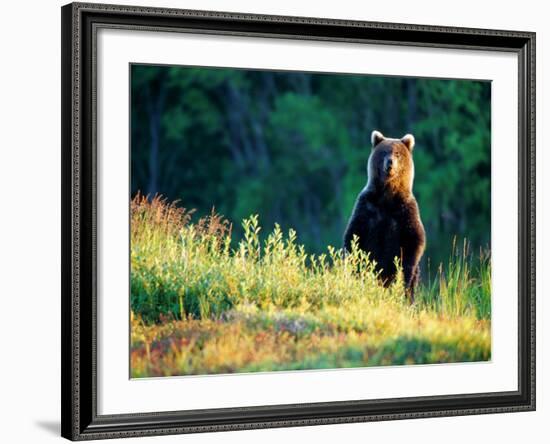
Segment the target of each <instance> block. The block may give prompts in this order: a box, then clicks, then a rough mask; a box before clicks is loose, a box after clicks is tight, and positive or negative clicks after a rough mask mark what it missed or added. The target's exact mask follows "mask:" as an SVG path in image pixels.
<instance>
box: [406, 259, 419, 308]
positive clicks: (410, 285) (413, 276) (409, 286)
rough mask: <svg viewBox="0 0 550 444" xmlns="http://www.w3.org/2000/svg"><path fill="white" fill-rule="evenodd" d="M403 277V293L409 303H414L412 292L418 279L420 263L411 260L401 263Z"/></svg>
mask: <svg viewBox="0 0 550 444" xmlns="http://www.w3.org/2000/svg"><path fill="white" fill-rule="evenodd" d="M403 278H404V281H405V295H406V296H407V298H408V299H409V301H410V303H411V304H413V303H414V292H415V289H416V286H417V285H418V281H419V279H420V265H418V264H415V263H414V262H412V261H405V262H404V263H403Z"/></svg>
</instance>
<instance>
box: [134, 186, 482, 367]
mask: <svg viewBox="0 0 550 444" xmlns="http://www.w3.org/2000/svg"><path fill="white" fill-rule="evenodd" d="M131 209H132V220H131V309H132V321H131V344H132V349H131V364H132V365H131V367H132V375H133V376H134V377H145V376H161V375H185V374H204V373H231V372H248V371H270V370H292V369H306V368H335V367H357V366H373V365H391V364H415V363H436V362H464V361H478V360H487V359H490V350H491V338H490V314H491V282H490V258H489V255H488V253H480V256H479V258H474V257H472V255H471V254H470V253H469V252H468V250H467V244H466V243H465V244H464V246H463V248H462V249H460V250H459V249H458V248H456V246H455V248H453V254H452V256H451V258H450V259H449V262H448V264H446V265H445V266H443V265H442V266H441V267H439V269H438V271H437V273H436V276H435V277H433V278H432V277H431V276H430V277H429V278H428V280H427V282H426V283H425V284H424V285H422V286H421V287H420V288H419V290H418V292H417V295H416V302H415V303H414V304H413V305H411V304H410V303H409V302H408V300H407V298H406V297H405V295H404V292H403V290H402V282H401V281H400V280H398V281H397V282H396V283H395V284H394V285H392V286H390V287H389V288H384V287H383V286H381V285H379V283H378V280H377V277H376V273H375V272H374V267H373V264H372V263H371V262H370V261H369V258H368V256H367V255H366V254H365V253H364V252H362V251H360V250H358V249H357V248H353V251H352V252H351V253H349V254H346V255H344V254H343V253H342V251H341V250H340V249H337V248H334V247H330V246H329V247H328V248H327V251H326V253H325V254H322V255H310V254H308V253H307V252H306V251H305V248H304V247H303V246H302V245H299V244H298V243H297V241H296V233H295V232H294V231H293V230H290V231H289V232H288V233H286V234H285V233H283V232H282V231H281V229H280V228H279V227H278V226H276V227H275V228H274V230H273V231H272V232H271V233H270V234H269V235H267V237H266V238H265V240H264V241H261V240H260V236H259V234H260V230H261V228H260V225H259V220H258V217H257V216H252V217H250V218H249V219H247V220H245V221H243V230H244V235H243V239H242V240H241V241H240V242H239V243H238V244H237V246H236V247H235V248H233V247H232V243H231V225H230V224H229V223H228V222H227V221H225V220H224V219H223V218H221V217H220V216H218V215H216V214H215V213H214V212H213V213H212V214H211V215H210V216H208V217H206V218H203V219H200V220H199V221H197V222H196V223H192V219H191V212H190V211H186V210H185V209H182V208H179V207H177V206H176V205H175V204H168V203H166V202H164V201H162V200H161V199H160V198H158V197H156V198H154V199H152V200H151V201H149V200H147V199H146V198H144V197H143V196H137V197H136V198H134V199H133V201H132V205H131Z"/></svg>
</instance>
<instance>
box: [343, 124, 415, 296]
mask: <svg viewBox="0 0 550 444" xmlns="http://www.w3.org/2000/svg"><path fill="white" fill-rule="evenodd" d="M375 136H376V135H375V134H374V133H373V145H375V146H374V147H373V149H372V152H371V155H370V158H369V181H368V183H367V186H365V188H364V189H363V190H362V191H361V192H360V193H359V196H358V197H357V201H356V202H355V207H354V208H353V213H352V215H351V217H350V220H349V222H348V226H347V228H346V231H345V234H344V246H345V248H346V250H347V251H350V250H351V242H352V239H353V235H354V234H355V235H357V236H358V237H359V243H358V246H359V248H360V249H361V250H364V251H366V252H369V253H370V258H371V260H374V261H376V263H377V265H376V270H377V271H379V272H380V277H381V279H382V281H383V283H384V285H389V284H390V283H391V282H392V281H393V280H394V279H395V277H396V272H397V270H396V267H395V263H394V258H395V257H397V258H398V259H399V260H400V262H401V265H402V267H403V274H404V276H403V277H404V282H405V288H406V293H407V295H408V296H409V298H410V300H411V302H413V301H414V290H415V287H416V285H417V283H418V280H419V277H420V268H419V262H420V259H421V257H422V254H423V252H424V245H425V233H424V227H423V225H422V221H421V219H420V212H419V210H418V205H417V203H416V199H415V198H414V196H413V193H412V181H413V175H414V165H413V160H412V148H413V144H414V139H413V142H412V143H410V141H409V140H407V139H401V140H400V139H386V138H383V136H381V135H380V137H375ZM390 158H391V159H392V162H393V163H392V165H393V168H388V167H387V164H388V163H389V161H388V159H390Z"/></svg>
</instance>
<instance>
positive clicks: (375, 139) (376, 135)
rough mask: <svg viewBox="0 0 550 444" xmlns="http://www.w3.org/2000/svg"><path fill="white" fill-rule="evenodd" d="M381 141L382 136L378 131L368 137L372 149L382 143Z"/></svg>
mask: <svg viewBox="0 0 550 444" xmlns="http://www.w3.org/2000/svg"><path fill="white" fill-rule="evenodd" d="M382 140H384V134H382V133H381V132H380V131H376V130H374V131H373V132H372V134H371V135H370V141H371V143H372V146H373V147H375V146H376V145H378V144H379V143H380V142H382Z"/></svg>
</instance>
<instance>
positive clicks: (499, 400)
mask: <svg viewBox="0 0 550 444" xmlns="http://www.w3.org/2000/svg"><path fill="white" fill-rule="evenodd" d="M61 14H62V128H61V131H62V224H63V225H62V331H61V334H62V435H63V436H64V437H66V438H68V439H71V440H84V439H101V438H117V437H132V436H134V437H135V436H146V435H161V434H176V433H193V432H206V431H223V430H237V429H252V428H267V427H287V426H300V425H316V424H331V423H343V422H360V421H378V420H391V419H404V418H425V417H433V416H453V415H471V414H483V413H499V412H515V411H526V410H534V409H535V34H534V33H530V32H518V31H502V30H487V29H467V28H449V27H439V26H427V25H410V24H395V23H378V22H377V23H374V22H360V21H352V20H345V21H344V20H333V19H323V18H306V17H282V16H263V15H252V14H236V13H225V12H206V11H191V10H177V9H161V8H145V7H131V6H117V5H101V4H93V5H92V4H84V3H82V4H81V3H72V4H69V5H66V6H64V7H63V8H62V10H61Z"/></svg>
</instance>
